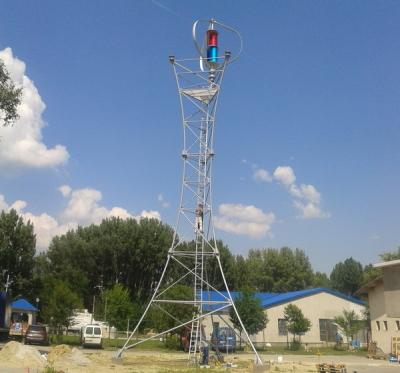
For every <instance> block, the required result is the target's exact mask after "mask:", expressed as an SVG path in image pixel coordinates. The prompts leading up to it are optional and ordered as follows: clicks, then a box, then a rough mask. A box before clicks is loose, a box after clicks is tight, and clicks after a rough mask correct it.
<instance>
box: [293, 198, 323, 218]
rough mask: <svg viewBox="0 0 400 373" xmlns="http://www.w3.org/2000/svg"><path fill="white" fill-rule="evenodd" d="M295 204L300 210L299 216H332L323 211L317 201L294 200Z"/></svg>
mask: <svg viewBox="0 0 400 373" xmlns="http://www.w3.org/2000/svg"><path fill="white" fill-rule="evenodd" d="M293 206H294V207H295V208H296V209H297V210H299V211H300V213H301V214H300V215H299V218H303V219H321V218H329V217H330V214H329V213H327V212H323V211H322V210H321V208H320V206H319V204H317V203H313V202H305V203H304V202H300V201H293Z"/></svg>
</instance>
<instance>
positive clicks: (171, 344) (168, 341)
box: [165, 334, 181, 350]
mask: <svg viewBox="0 0 400 373" xmlns="http://www.w3.org/2000/svg"><path fill="white" fill-rule="evenodd" d="M165 347H166V348H168V349H169V350H180V349H181V342H180V339H179V337H178V336H177V335H176V334H173V335H169V336H167V337H166V338H165Z"/></svg>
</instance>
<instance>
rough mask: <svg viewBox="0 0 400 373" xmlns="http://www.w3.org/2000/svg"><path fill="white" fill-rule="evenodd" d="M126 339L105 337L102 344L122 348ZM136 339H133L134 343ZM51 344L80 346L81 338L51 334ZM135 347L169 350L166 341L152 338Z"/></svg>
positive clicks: (106, 347) (106, 346) (109, 347)
mask: <svg viewBox="0 0 400 373" xmlns="http://www.w3.org/2000/svg"><path fill="white" fill-rule="evenodd" d="M125 341H126V339H119V338H118V339H108V338H103V341H102V344H103V348H105V349H117V348H121V347H122V346H123V345H124V344H125ZM134 342H135V340H133V341H132V343H134ZM50 344H52V345H59V344H66V345H70V346H79V345H80V338H79V336H77V335H52V336H50ZM135 349H139V350H167V347H166V346H165V343H164V342H160V341H159V340H150V341H146V342H143V343H141V344H140V345H138V346H137V347H135Z"/></svg>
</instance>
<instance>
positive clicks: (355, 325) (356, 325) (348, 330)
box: [335, 310, 364, 343]
mask: <svg viewBox="0 0 400 373" xmlns="http://www.w3.org/2000/svg"><path fill="white" fill-rule="evenodd" d="M335 323H336V324H338V325H339V326H340V328H341V329H342V330H343V332H344V334H345V335H346V338H347V343H349V342H350V340H353V337H354V335H355V334H357V333H358V331H360V330H361V329H362V328H363V326H364V322H363V321H362V320H361V319H360V318H359V317H358V315H357V314H356V313H355V312H354V310H351V311H347V310H343V314H342V315H340V316H337V317H335Z"/></svg>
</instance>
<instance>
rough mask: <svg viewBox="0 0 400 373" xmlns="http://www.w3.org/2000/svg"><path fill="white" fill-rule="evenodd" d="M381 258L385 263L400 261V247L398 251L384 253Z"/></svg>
mask: <svg viewBox="0 0 400 373" xmlns="http://www.w3.org/2000/svg"><path fill="white" fill-rule="evenodd" d="M379 256H380V257H381V259H382V260H383V261H384V262H389V261H390V260H396V259H400V246H399V247H398V248H397V251H393V252H386V253H382V254H380V255H379Z"/></svg>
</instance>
